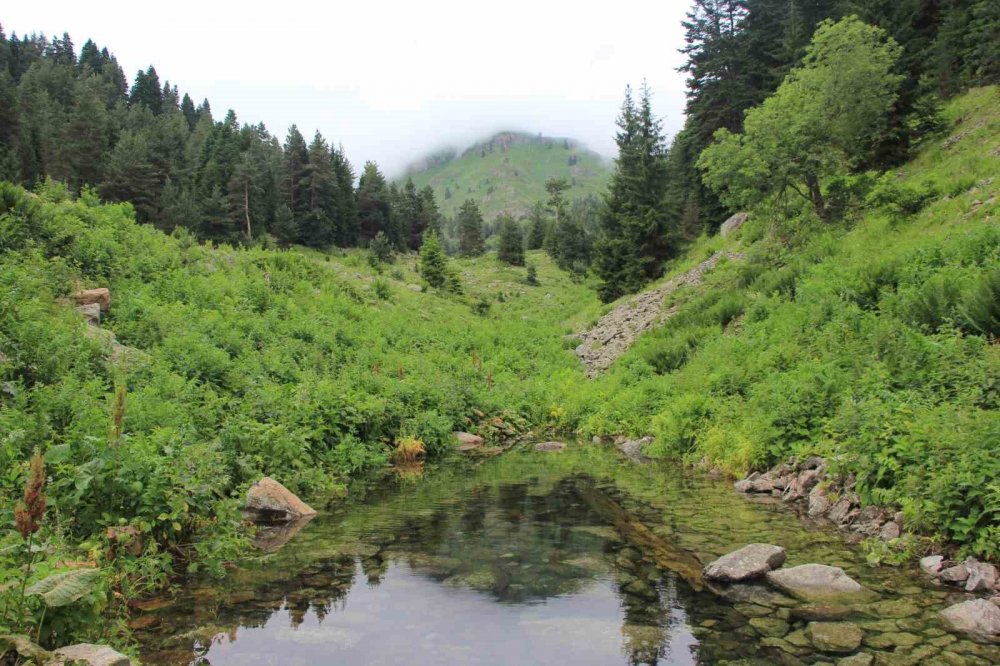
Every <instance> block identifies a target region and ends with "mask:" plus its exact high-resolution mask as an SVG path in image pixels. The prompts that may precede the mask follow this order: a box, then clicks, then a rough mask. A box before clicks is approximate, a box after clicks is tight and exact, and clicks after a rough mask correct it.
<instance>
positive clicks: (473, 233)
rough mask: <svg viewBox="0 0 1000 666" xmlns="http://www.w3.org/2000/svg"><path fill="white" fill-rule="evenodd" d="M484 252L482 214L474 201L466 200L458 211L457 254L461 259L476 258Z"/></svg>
mask: <svg viewBox="0 0 1000 666" xmlns="http://www.w3.org/2000/svg"><path fill="white" fill-rule="evenodd" d="M485 251H486V245H485V244H484V243H483V216H482V213H480V212H479V206H478V205H477V204H476V202H475V200H474V199H466V200H465V203H463V204H462V207H461V208H459V209H458V253H459V254H460V255H462V256H463V257H476V256H479V255H480V254H482V253H483V252H485Z"/></svg>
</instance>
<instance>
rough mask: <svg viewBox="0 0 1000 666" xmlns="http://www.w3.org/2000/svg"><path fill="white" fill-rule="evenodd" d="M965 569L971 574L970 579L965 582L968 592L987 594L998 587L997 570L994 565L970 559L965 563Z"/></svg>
mask: <svg viewBox="0 0 1000 666" xmlns="http://www.w3.org/2000/svg"><path fill="white" fill-rule="evenodd" d="M965 569H966V571H968V572H969V578H968V579H967V580H966V581H965V589H966V591H967V592H987V591H989V590H992V589H993V588H994V586H996V584H997V568H996V567H995V566H993V565H992V564H986V563H985V562H979V561H977V560H974V559H972V558H969V559H967V560H966V561H965Z"/></svg>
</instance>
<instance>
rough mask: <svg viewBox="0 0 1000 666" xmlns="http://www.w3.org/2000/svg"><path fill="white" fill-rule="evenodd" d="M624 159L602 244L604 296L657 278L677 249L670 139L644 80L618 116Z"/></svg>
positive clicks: (604, 221) (619, 161) (599, 267)
mask: <svg viewBox="0 0 1000 666" xmlns="http://www.w3.org/2000/svg"><path fill="white" fill-rule="evenodd" d="M617 124H618V128H619V131H618V134H617V135H616V137H615V142H616V144H617V145H618V158H617V160H616V161H615V173H614V175H613V176H612V178H611V183H610V185H609V189H608V193H607V195H606V207H605V211H604V215H603V217H602V221H601V232H600V237H599V240H598V243H597V247H596V248H595V249H596V271H597V274H598V276H599V277H600V278H601V281H602V282H601V285H600V287H599V288H598V291H599V293H600V296H601V299H602V300H604V301H605V302H608V301H612V300H614V299H616V298H618V297H619V296H621V295H623V294H627V293H632V292H635V291H637V290H638V289H639V288H640V287H642V286H643V285H644V284H645V283H646V282H648V281H649V280H651V279H653V278H655V277H657V276H658V275H659V274H660V272H661V270H662V268H663V262H664V261H665V260H666V259H667V258H669V257H670V256H671V255H672V254H673V253H674V252H676V251H677V241H678V228H677V216H676V211H674V210H671V209H669V208H668V207H666V206H664V205H663V202H664V197H665V194H666V192H667V184H668V182H667V178H668V171H667V161H666V144H665V139H664V136H663V131H662V128H661V123H660V121H659V120H658V119H657V118H655V117H654V115H653V110H652V100H651V98H650V91H649V88H648V86H647V85H646V84H645V83H644V84H643V87H642V90H641V96H640V99H639V103H638V105H636V103H635V101H634V100H633V97H632V91H631V89H630V88H627V89H626V91H625V101H624V102H623V103H622V110H621V114H620V115H619V117H618V120H617Z"/></svg>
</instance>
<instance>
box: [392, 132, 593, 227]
mask: <svg viewBox="0 0 1000 666" xmlns="http://www.w3.org/2000/svg"><path fill="white" fill-rule="evenodd" d="M610 172H611V164H610V162H609V161H608V160H606V159H604V158H603V157H601V156H600V155H598V154H597V153H595V152H593V151H591V150H589V149H587V148H586V147H585V146H583V145H581V144H579V143H577V142H575V141H573V140H572V139H563V138H554V137H546V136H541V135H538V136H532V135H530V134H524V133H519V132H500V133H498V134H496V135H494V136H493V137H492V138H490V139H488V140H486V141H483V142H480V143H477V144H475V145H473V146H471V147H470V148H468V149H466V150H465V151H464V152H463V153H461V154H460V155H459V154H457V153H455V152H454V151H445V152H442V153H437V154H435V155H431V156H428V157H426V158H424V159H422V160H420V161H419V162H418V163H416V164H414V165H413V166H411V168H410V170H409V172H408V173H407V174H405V175H404V176H403V177H402V178H401V179H400V180H401V181H405V180H406V177H407V176H409V177H412V178H413V182H414V183H415V184H416V185H417V187H418V188H421V187H424V186H425V185H430V186H431V187H432V188H434V195H435V197H436V198H437V201H438V204H439V205H440V207H441V211H442V212H443V213H445V214H446V215H454V214H455V211H457V210H458V207H459V206H461V205H462V202H463V201H465V200H466V199H468V198H473V199H475V200H476V201H477V202H478V203H479V205H480V208H481V209H482V211H483V217H484V219H486V220H491V219H493V218H494V217H496V216H497V215H499V214H500V213H511V214H512V215H515V216H520V215H523V214H526V213H527V211H528V208H529V207H530V206H531V204H533V203H534V202H536V201H540V200H544V199H546V198H547V194H546V192H545V181H546V180H547V179H549V178H565V179H566V180H567V181H569V183H570V185H571V187H570V189H569V192H568V193H567V195H568V198H569V199H570V200H572V199H578V198H582V197H586V196H588V195H599V194H600V193H601V192H602V191H603V189H604V186H605V184H606V183H607V180H608V177H609V175H610Z"/></svg>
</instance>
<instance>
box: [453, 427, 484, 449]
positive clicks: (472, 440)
mask: <svg viewBox="0 0 1000 666" xmlns="http://www.w3.org/2000/svg"><path fill="white" fill-rule="evenodd" d="M453 434H454V435H455V439H456V440H457V441H458V450H459V451H472V450H473V449H478V448H479V447H480V446H482V445H483V438H482V437H480V436H479V435H473V434H472V433H471V432H455V433H453Z"/></svg>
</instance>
